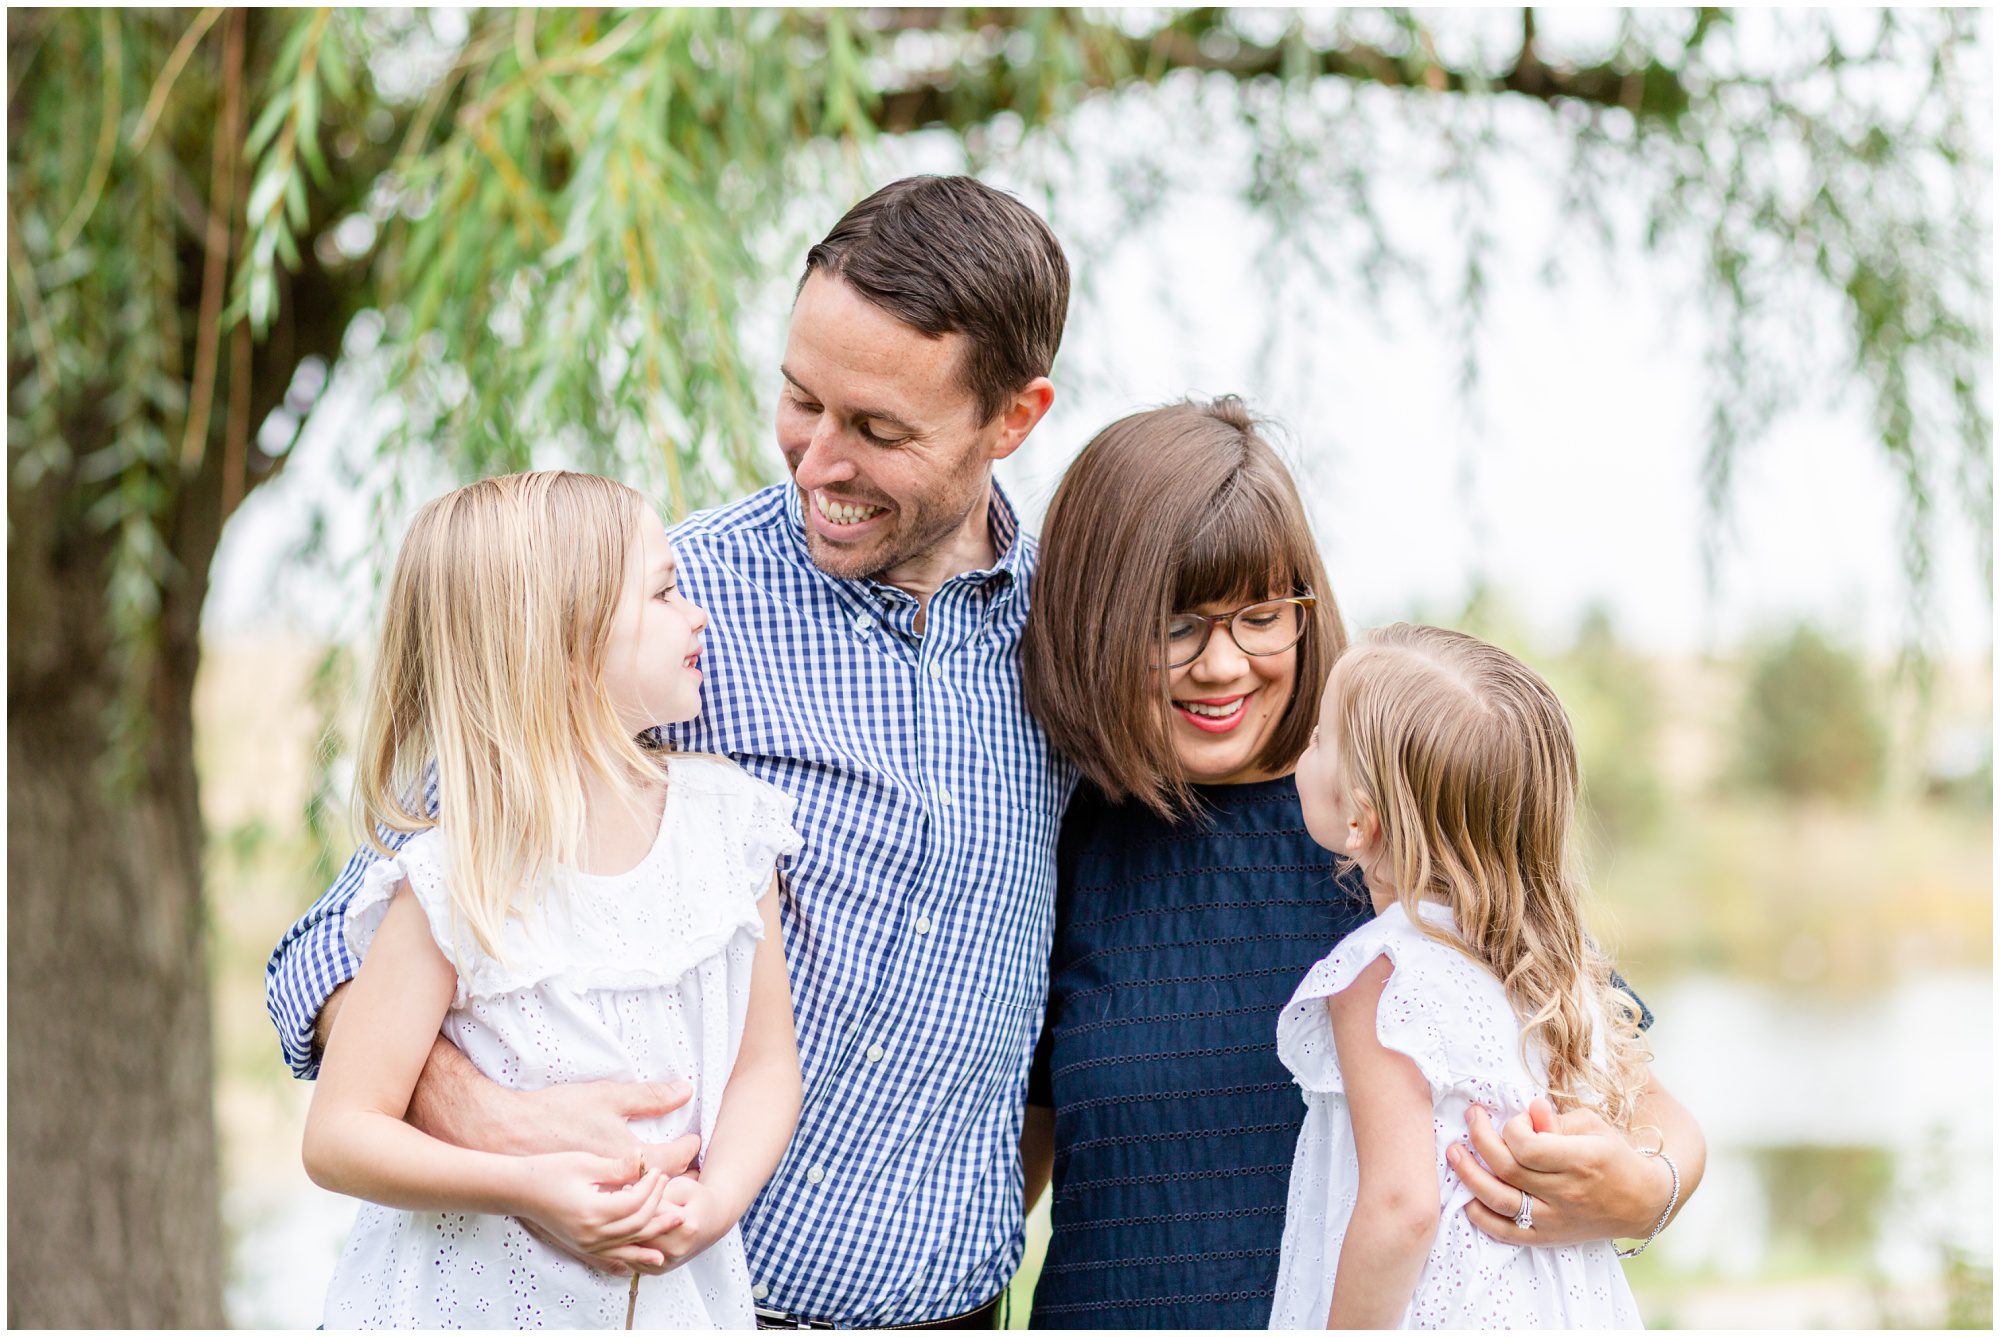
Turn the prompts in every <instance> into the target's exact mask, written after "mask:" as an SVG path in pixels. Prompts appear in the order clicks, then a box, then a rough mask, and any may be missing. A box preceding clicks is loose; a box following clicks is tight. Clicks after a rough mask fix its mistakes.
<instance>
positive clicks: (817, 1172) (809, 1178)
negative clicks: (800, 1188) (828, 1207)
mask: <svg viewBox="0 0 2000 1337" xmlns="http://www.w3.org/2000/svg"><path fill="white" fill-rule="evenodd" d="M824 1178H826V1171H824V1170H822V1169H820V1168H819V1167H818V1166H817V1165H815V1166H814V1167H813V1168H812V1169H810V1170H808V1171H806V1182H807V1183H808V1184H817V1183H818V1182H819V1181H820V1180H822V1179H824Z"/></svg>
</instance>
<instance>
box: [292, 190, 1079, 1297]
mask: <svg viewBox="0 0 2000 1337" xmlns="http://www.w3.org/2000/svg"><path fill="white" fill-rule="evenodd" d="M1068 301H1069V268H1068V263H1067V261H1066V260H1065V258H1064V256H1063V253H1062V249H1061V247H1060V246H1059V245H1058V244H1057V242H1056V239H1055V237H1054V235H1053V234H1052V233H1051V232H1050V231H1049V229H1048V227H1047V225H1046V224H1045V223H1043V222H1042V220H1041V219H1039V218H1038V217H1036V216H1035V215H1034V214H1033V213H1032V212H1031V211H1029V210H1028V209H1027V208H1025V207H1024V206H1022V205H1021V204H1020V203H1019V202H1017V201H1015V200H1013V199H1011V198H1010V197H1008V196H1006V195H1003V194H1001V193H1000V192H998V191H995V190H993V189H991V188H989V187H987V186H984V185H982V184H980V183H979V182H977V181H974V180H971V179H970V178H966V177H950V178H937V177H916V178H910V179H906V180H903V181H898V182H896V183H894V184H892V185H890V186H887V187H885V188H883V189H882V190H880V191H878V192H876V193H875V194H874V195H872V196H870V197H869V198H868V199H866V200H864V201H862V202H861V203H860V204H858V205H856V206H855V207H854V208H853V209H852V210H851V211H849V213H848V214H847V216H846V217H844V218H843V219H841V221H840V222H839V223H838V224H837V225H836V226H835V227H834V229H833V231H832V232H831V233H829V234H828V235H827V237H826V239H825V240H824V241H822V242H821V243H820V244H819V245H817V246H815V247H813V248H812V250H811V251H810V252H809V253H808V255H807V257H806V269H805V276H804V278H803V280H802V282H801V285H800V288H799V292H798V297H797V301H796V304H795V306H794V308H793V312H792V321H791V328H790V333H789V336H788V339H787V342H786V346H785V355H784V363H783V366H782V368H781V371H782V375H783V378H784V380H783V386H782V389H781V397H780V401H779V407H778V422H777V428H778V444H779V447H780V449H781V450H782V451H783V453H784V456H785V462H786V465H787V467H788V468H789V470H790V471H791V475H792V479H791V482H790V483H789V484H781V485H779V486H777V487H773V488H768V489H766V490H764V491H762V492H759V493H757V494H755V495H754V496H751V497H749V498H747V499H745V500H744V501H741V502H738V503H736V504H734V505H732V506H728V507H724V508H721V509H719V510H716V511H710V512H704V513H702V514H698V515H695V516H693V517H691V518H689V519H688V520H687V521H686V522H684V523H683V524H681V525H680V526H678V527H677V528H676V529H675V530H674V532H673V540H674V543H675V545H676V547H677V548H678V550H679V551H680V553H681V555H682V560H683V567H682V570H683V580H684V582H685V585H686V587H687V591H688V594H689V596H690V597H691V598H693V599H694V601H695V602H696V603H698V604H700V605H702V606H703V607H704V608H706V609H708V610H709V612H710V615H711V619H712V620H711V624H710V627H709V630H708V635H707V644H706V652H705V655H704V666H705V667H706V668H707V670H708V676H707V681H706V683H705V685H704V686H705V691H704V699H703V707H702V713H701V715H700V716H699V717H698V718H697V719H696V720H695V721H693V722H692V723H690V724H688V725H685V726H679V727H676V728H675V729H673V730H671V731H670V733H671V741H672V742H673V743H674V745H675V746H677V747H680V748H684V749H696V750H705V751H714V752H720V753H724V754H726V755H728V756H730V757H732V758H734V759H735V760H737V761H738V762H739V763H740V764H742V765H743V767H744V768H745V769H746V770H748V771H750V772H751V773H752V774H753V775H756V776H758V777H759V778H761V779H764V780H768V781H770V782H771V783H773V784H775V785H777V786H778V787H779V788H781V789H783V790H785V791H786V792H787V793H789V794H791V795H792V796H793V797H794V798H795V799H796V800H797V801H798V816H797V824H798V826H799V828H800V830H801V832H802V833H803V834H804V835H805V837H806V845H805V848H804V850H803V851H802V852H801V853H800V854H799V855H798V857H797V858H796V859H795V860H793V861H792V863H791V864H790V866H789V867H788V868H787V869H785V870H784V872H785V876H784V880H783V898H782V900H781V904H780V911H781V922H782V925H783V930H784V936H785V948H786V955H787V958H788V961H789V965H790V973H791V978H792V995H793V999H794V1004H795V1007H796V1010H797V1017H798V1036H799V1050H800V1059H801V1063H802V1066H803V1069H804V1074H805V1107H804V1111H803V1113H802V1115H801V1117H800V1122H799V1127H798V1131H797V1134H796V1135H795V1137H794V1138H793V1141H792V1145H791V1148H790V1150H789V1151H788V1152H787V1154H786V1156H785V1159H784V1160H783V1162H782V1163H781V1164H780V1165H779V1167H778V1170H777V1173H776V1174H775V1175H774V1176H773V1177H772V1180H771V1182H770V1184H769V1186H768V1187H767V1188H766V1189H765V1191H764V1193H763V1195H762V1196H761V1197H760V1198H759V1199H758V1201H757V1203H756V1204H755V1205H754V1206H753V1207H752V1208H751V1210H750V1212H749V1213H748V1214H746V1215H745V1217H744V1221H743V1229H744V1236H745V1243H746V1245H747V1246H748V1250H749V1256H750V1262H751V1274H752V1280H753V1283H754V1288H755V1294H756V1296H757V1299H758V1302H759V1304H760V1306H761V1307H763V1308H765V1309H767V1310H769V1311H770V1312H771V1314H772V1315H773V1316H774V1321H781V1322H785V1323H799V1322H811V1323H816V1324H833V1323H837V1324H840V1325H843V1326H847V1325H865V1326H892V1325H899V1324H911V1323H926V1324H936V1323H939V1322H940V1321H954V1320H955V1321H956V1324H955V1325H962V1326H983V1327H992V1326H993V1317H994V1310H995V1306H996V1305H997V1301H998V1297H999V1294H1000V1292H1001V1291H1002V1290H1003V1289H1004V1287H1005V1286H1006V1283H1007V1281H1008V1279H1009V1278H1010V1277H1011V1276H1012V1274H1013V1272H1014V1270H1015V1268H1016V1267H1017V1266H1018V1264H1019V1262H1020V1256H1021V1249H1022V1230H1021V1216H1022V1212H1021V1197H1022V1185H1021V1160H1020V1155H1019V1150H1018V1148H1019V1143H1020V1138H1021V1131H1022V1117H1023V1114H1022V1109H1023V1097H1024V1092H1025V1086H1026V1081H1027V1072H1028V1063H1029V1059H1030V1056H1031V1054H1032V1052H1033V1050H1034V1045H1035V1038H1036V1034H1037V1031H1038V1030H1039V1027H1040V1023H1041V1009H1042V1004H1043V1000H1044V998H1045V995H1046V992H1047V978H1048V969H1047V961H1048V946H1049V932H1050V925H1051V912H1052V897H1053V892H1054V873H1053V852H1054V845H1055V831H1056V824H1057V821H1058V818H1059V817H1060V815H1061V811H1062V807H1063V804H1064V802H1065V800H1066V798H1067V796H1068V791H1069V787H1070V784H1071V779H1072V771H1071V770H1070V768H1069V767H1068V765H1067V764H1066V763H1065V762H1063V761H1062V760H1061V759H1060V758H1059V757H1057V756H1055V755H1053V754H1052V753H1051V752H1050V750H1049V748H1048V744H1047V742H1046V741H1045V739H1044V738H1043V736H1042V733H1041V730H1040V729H1039V728H1038V727H1037V726H1036V725H1035V724H1034V723H1033V722H1032V720H1031V719H1030V718H1029V716H1028V714H1027V712H1026V710H1025V709H1024V708H1023V706H1022V703H1021V689H1020V681H1019V675H1018V670H1017V661H1018V655H1017V651H1018V647H1019V643H1020V636H1021V631H1022V628H1023V626H1024V625H1025V623H1026V616H1027V601H1028V584H1029V581H1030V578H1031V576H1032V573H1033V569H1034V555H1035V549H1034V541H1033V539H1032V538H1031V537H1029V536H1028V535H1026V534H1023V533H1021V532H1020V529H1019V526H1018V523H1017V521H1016V518H1015V515H1014V511H1013V508H1012V507H1011V505H1010V504H1009V503H1008V501H1007V499H1006V497H1005V496H1004V495H1003V494H1002V493H1001V492H1000V491H999V489H998V488H997V487H996V486H995V485H994V484H993V481H992V464H993V461H995V460H999V459H1004V458H1006V457H1007V456H1008V455H1010V454H1012V453H1013V451H1014V450H1016V449H1017V448H1018V447H1019V446H1020V444H1021V442H1022V441H1023V440H1024V439H1026V437H1027V436H1028V434H1029V432H1031V431H1032V430H1033V429H1034V427H1035V425H1036V424H1037V423H1038V422H1039V421H1040V420H1041V418H1042V416H1043V415H1044V414H1045V413H1046V412H1047V411H1048V407H1049V404H1050V402H1051V400H1052V399H1053V397H1054V389H1053V387H1052V386H1051V384H1050V382H1049V379H1048V372H1049V370H1050V367H1051V365H1052V363H1053V362H1054V359H1055V353H1056V348H1057V345H1058V344H1059V343H1060V341H1061V337H1062V327H1063V320H1064V316H1065V313H1066V310H1067V307H1068ZM371 857H372V856H370V854H369V853H368V852H367V851H365V850H364V851H362V852H361V853H359V854H357V855H356V856H355V858H354V860H353V861H351V862H350V864H349V866H348V868H347V870H346V871H345V872H344V873H343V874H342V876H341V879H340V880H339V881H338V882H337V883H336V884H335V886H334V887H333V888H332V890H330V891H329V892H328V893H327V895H326V896H324V897H322V898H321V900H320V901H319V903H318V904H316V905H315V906H314V907H313V909H312V910H311V911H309V912H308V913H307V915H306V916H305V918H304V919H302V920H301V921H300V923H299V924H298V925H296V926H294V928H293V929H292V930H291V931H290V932H289V933H287V934H286V936H285V939H284V940H283V941H282V942H281V943H280V944H279V946H278V948H277V950H276V952H275V953H274V954H273V956H272V959H271V963H270V966H269V968H268V970H267V987H268V993H269V1004H270V1009H271V1013H272V1018H273V1020H274V1021H275V1022H276V1023H277V1025H278V1028H279V1031H280V1034H281V1038H282V1040H283V1043H284V1047H285V1051H286V1055H287V1058H288V1060H289V1061H290V1062H291V1064H292V1066H293V1068H294V1070H295V1071H297V1072H298V1073H299V1075H301V1076H311V1075H312V1074H313V1072H314V1070H315V1065H316V1059H315V1057H314V1045H315V1040H318V1041H321V1042H323V1040H324V1036H325V1034H327V1033H328V1032H329V1031H330V1029H331V1026H332V1025H333V1019H334V1017H335V1016H336V1015H337V1012H338V1006H339V989H340V987H341V986H342V985H343V984H344V981H345V980H346V979H347V978H348V977H350V976H351V975H352V974H353V971H354V962H353V961H352V960H351V959H350V958H349V957H348V954H347V952H346V949H345V945H344V943H343V941H342V937H341V912H342V910H343V908H344V906H345V904H346V901H347V899H348V897H349V896H350V895H351V894H352V891H353V889H354V887H355V886H356V885H358V882H359V880H360V875H361V871H362V870H363V869H364V868H365V866H366V865H367V863H368V862H370V861H371ZM685 1099H686V1094H685V1090H684V1089H683V1090H675V1091H658V1090H652V1089H645V1088H634V1087H632V1086H626V1085H620V1084H614V1083H591V1084H586V1085H583V1086H577V1087H569V1088H559V1089H556V1090H552V1091H544V1092H512V1091H506V1090H503V1089H502V1088H500V1087H498V1086H496V1085H495V1084H493V1083H491V1082H489V1081H487V1080H486V1079H484V1078H483V1077H481V1076H480V1075H479V1074H478V1073H477V1071H476V1070H474V1069H472V1068H471V1065H470V1063H469V1062H468V1061H467V1060H465V1059H464V1057H463V1056H462V1055H460V1054H459V1053H458V1052H457V1051H456V1050H455V1049H453V1048H452V1047H451V1046H450V1045H449V1044H447V1043H445V1042H443V1041H442V1040H441V1041H440V1042H439V1045H438V1047H437V1049H436V1050H435V1051H434V1053H433V1056H432V1060H431V1063H430V1066H429V1067H428V1068H427V1069H426V1071H425V1075H424V1079H423V1081H422V1083H421V1084H420V1086H419V1089H418V1092H417V1095H416V1097H415V1098H414V1100H413V1105H412V1117H413V1118H414V1119H416V1121H417V1122H418V1123H420V1124H421V1125H423V1126H424V1127H425V1128H426V1129H427V1130H428V1131H431V1132H433V1133H435V1134H437V1135H438V1136H441V1137H445V1138H447V1139H449V1140H452V1141H456V1142H461V1143H465V1144H468V1145H478V1146H483V1147H487V1148H489V1149H493V1150H500V1151H513V1152H525V1151H530V1150H554V1149H558V1148H564V1149H568V1148H577V1147H586V1148H590V1149H593V1150H597V1151H600V1152H604V1153H606V1154H616V1153H619V1152H624V1151H628V1150H629V1149H630V1148H631V1147H632V1146H633V1145H634V1138H633V1136H632V1134H631V1132H630V1131H629V1128H628V1126H627V1125H626V1122H625V1121H626V1120H627V1119H629V1118H634V1117H640V1116H644V1115H650V1114H655V1113H659V1112H662V1111H663V1110H664V1109H666V1108H669V1107H672V1106H674V1105H678V1104H679V1103H681V1102H682V1101H684V1100H685ZM693 1141H694V1140H693V1139H686V1138H684V1139H682V1140H681V1141H680V1142H677V1143H674V1144H670V1145H668V1146H665V1147H649V1148H647V1149H646V1151H647V1158H648V1161H649V1163H650V1164H655V1165H661V1166H664V1167H665V1168H667V1169H668V1170H670V1171H673V1172H678V1171H680V1170H682V1169H684V1168H685V1167H686V1166H687V1164H688V1162H689V1160H690V1158H691V1157H692V1155H693V1154H694V1153H695V1151H696V1150H698V1147H697V1146H695V1145H692V1143H693Z"/></svg>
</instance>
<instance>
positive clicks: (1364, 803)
mask: <svg viewBox="0 0 2000 1337" xmlns="http://www.w3.org/2000/svg"><path fill="white" fill-rule="evenodd" d="M1350 801H1351V802H1352V804H1353V809H1352V816H1350V817H1349V818H1348V819H1347V840H1346V842H1345V848H1346V850H1347V852H1348V853H1349V854H1351V855H1353V856H1354V857H1355V858H1357V859H1358V858H1361V857H1362V856H1364V855H1366V854H1368V853H1369V852H1370V851H1372V850H1373V849H1374V848H1375V846H1376V845H1377V844H1379V843H1380V842H1381V839H1382V822H1381V819H1380V818H1378V817H1376V815H1375V809H1374V808H1373V807H1371V806H1370V805H1369V803H1368V800H1367V799H1365V798H1363V797H1361V795H1359V794H1355V795H1354V796H1353V797H1352V799H1351V800H1350Z"/></svg>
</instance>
